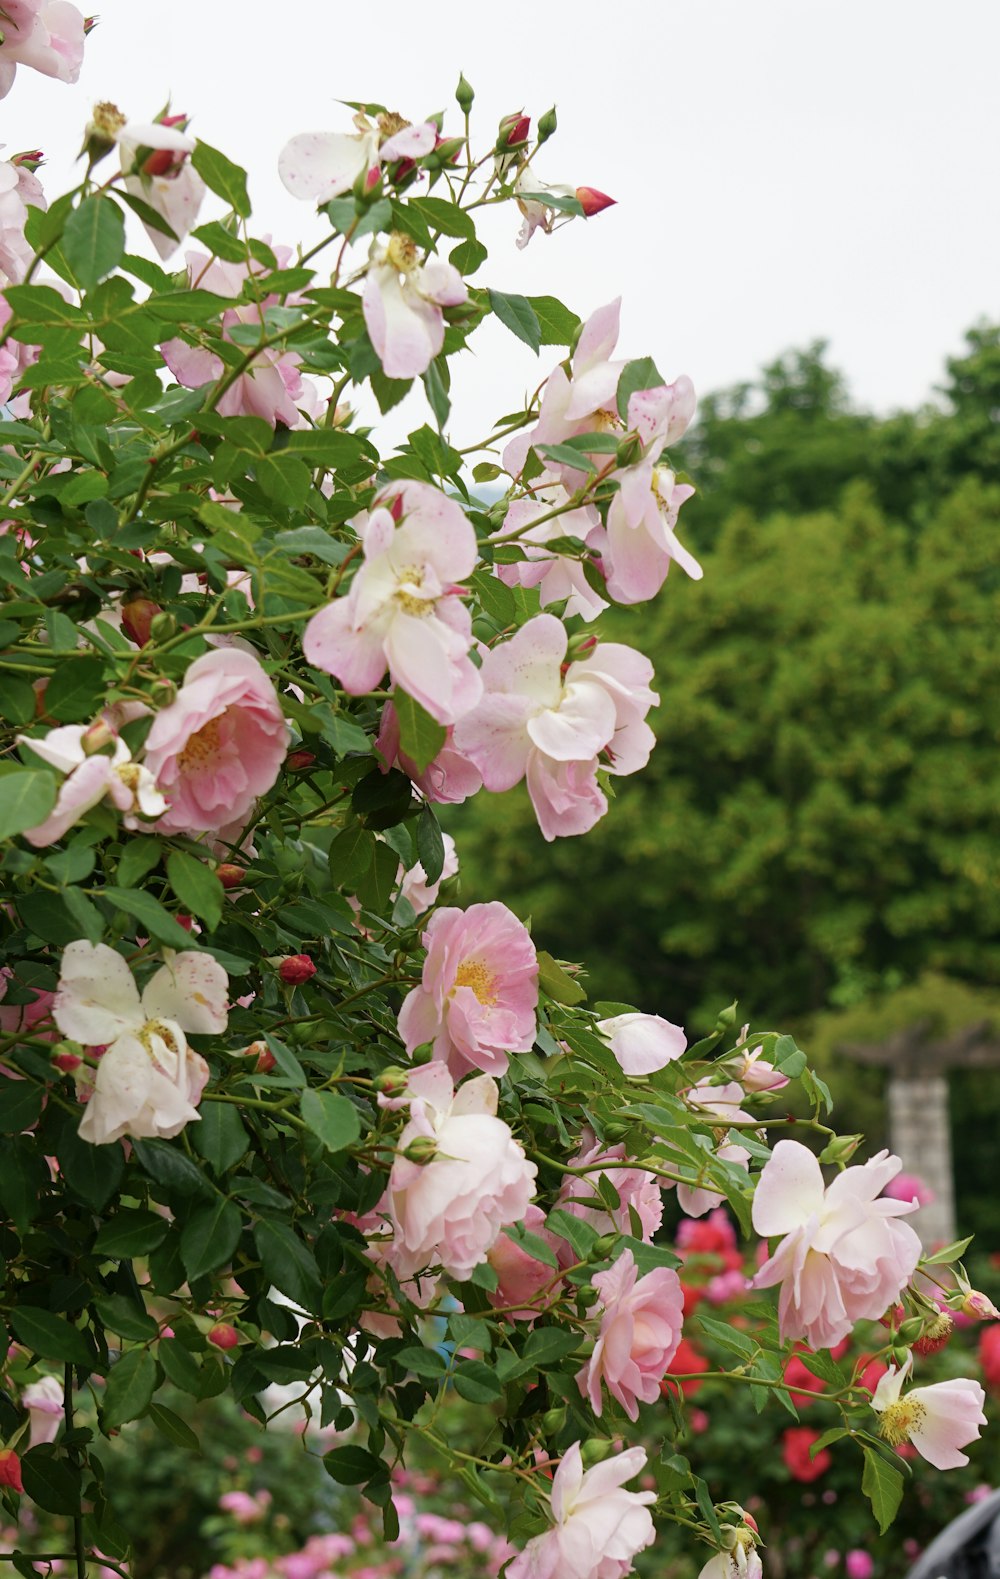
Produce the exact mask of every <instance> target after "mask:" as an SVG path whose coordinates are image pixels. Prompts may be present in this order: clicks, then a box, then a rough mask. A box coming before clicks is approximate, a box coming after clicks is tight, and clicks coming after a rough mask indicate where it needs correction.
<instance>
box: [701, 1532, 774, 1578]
mask: <svg viewBox="0 0 1000 1579" xmlns="http://www.w3.org/2000/svg"><path fill="white" fill-rule="evenodd" d="M763 1572H764V1565H763V1564H762V1562H761V1560H760V1553H759V1552H758V1551H757V1549H756V1547H755V1546H753V1545H752V1544H751V1543H750V1542H749V1541H748V1542H743V1541H739V1540H738V1541H737V1542H736V1545H735V1546H734V1547H733V1549H732V1551H731V1552H716V1554H715V1556H714V1557H710V1558H709V1559H708V1562H707V1563H706V1564H705V1565H704V1567H703V1568H702V1570H701V1572H700V1573H699V1575H698V1579H762V1575H763Z"/></svg>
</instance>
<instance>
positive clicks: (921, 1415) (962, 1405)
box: [849, 1170, 986, 1469]
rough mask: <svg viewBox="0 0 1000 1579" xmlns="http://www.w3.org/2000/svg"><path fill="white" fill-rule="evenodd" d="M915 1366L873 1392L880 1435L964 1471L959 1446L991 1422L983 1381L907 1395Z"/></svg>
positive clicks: (890, 1375)
mask: <svg viewBox="0 0 1000 1579" xmlns="http://www.w3.org/2000/svg"><path fill="white" fill-rule="evenodd" d="M849 1171H853V1170H849ZM912 1367H913V1356H912V1354H911V1355H909V1356H908V1358H907V1360H906V1364H905V1365H903V1366H901V1367H900V1368H899V1370H897V1369H896V1367H895V1366H894V1365H890V1367H889V1369H888V1370H887V1371H886V1373H885V1375H884V1376H883V1377H881V1379H880V1380H879V1384H878V1386H877V1387H876V1389H875V1392H874V1393H873V1395H872V1408H873V1409H874V1410H875V1413H876V1414H877V1415H878V1416H879V1426H878V1429H879V1435H880V1436H882V1437H884V1438H885V1440H886V1441H887V1442H888V1443H889V1445H890V1447H898V1446H899V1445H900V1444H901V1443H903V1442H912V1443H913V1446H914V1447H915V1448H916V1450H917V1452H918V1453H919V1454H920V1456H921V1458H925V1459H926V1460H927V1462H928V1464H933V1465H934V1468H935V1469H959V1468H960V1467H961V1466H962V1465H963V1464H967V1463H968V1462H969V1455H968V1454H967V1453H963V1452H961V1451H960V1450H961V1449H962V1448H963V1447H966V1446H967V1445H968V1443H970V1442H975V1441H976V1440H977V1438H978V1436H979V1427H980V1426H983V1425H985V1424H986V1416H985V1415H984V1413H983V1404H984V1402H985V1400H986V1394H985V1393H984V1391H983V1389H982V1387H981V1386H980V1384H979V1383H978V1382H974V1381H970V1380H969V1379H968V1378H967V1377H964V1376H961V1377H957V1378H955V1379H953V1380H951V1381H947V1382H932V1383H931V1385H930V1386H929V1387H911V1388H910V1389H909V1391H908V1392H905V1393H904V1392H903V1383H904V1382H905V1381H906V1380H907V1378H908V1377H909V1374H910V1371H911V1369H912Z"/></svg>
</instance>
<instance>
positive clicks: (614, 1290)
mask: <svg viewBox="0 0 1000 1579" xmlns="http://www.w3.org/2000/svg"><path fill="white" fill-rule="evenodd" d="M591 1282H592V1283H593V1285H594V1287H595V1288H596V1289H597V1292H598V1294H599V1295H600V1297H601V1306H602V1307H603V1308H602V1311H601V1327H600V1331H599V1332H598V1335H597V1342H596V1343H595V1345H594V1352H593V1353H592V1354H591V1356H590V1359H589V1360H588V1361H587V1363H586V1365H584V1366H583V1367H582V1368H581V1369H580V1370H579V1371H578V1372H577V1375H576V1383H577V1386H578V1387H579V1389H580V1392H581V1393H582V1394H583V1396H584V1397H585V1398H589V1399H590V1403H591V1407H592V1409H593V1411H594V1413H595V1415H600V1414H602V1413H603V1409H604V1401H603V1398H602V1396H601V1383H602V1382H604V1383H605V1385H606V1386H607V1389H608V1392H609V1393H610V1394H611V1396H612V1398H617V1400H618V1402H619V1403H620V1404H621V1406H622V1408H623V1409H624V1411H625V1413H626V1414H627V1415H628V1417H629V1419H630V1420H638V1418H639V1403H640V1402H642V1403H644V1404H651V1403H655V1401H656V1400H657V1399H658V1398H659V1396H660V1383H661V1382H662V1380H663V1377H664V1375H665V1373H666V1369H667V1366H668V1365H669V1364H670V1361H671V1360H672V1359H673V1357H674V1354H675V1353H676V1350H677V1345H678V1344H679V1343H680V1341H681V1328H682V1326H683V1323H684V1293H683V1290H682V1289H681V1281H680V1278H679V1277H678V1276H677V1273H676V1272H674V1271H672V1270H671V1269H670V1268H669V1267H654V1269H653V1270H652V1272H647V1273H646V1276H645V1277H639V1274H638V1271H637V1268H636V1264H635V1258H634V1256H633V1255H632V1252H631V1250H624V1251H623V1252H622V1254H621V1255H620V1256H619V1257H618V1260H617V1261H616V1262H615V1263H614V1265H613V1266H612V1267H610V1268H609V1269H608V1271H607V1272H598V1273H596V1274H595V1275H594V1277H592V1278H591Z"/></svg>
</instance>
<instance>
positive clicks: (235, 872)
mask: <svg viewBox="0 0 1000 1579" xmlns="http://www.w3.org/2000/svg"><path fill="white" fill-rule="evenodd" d="M215 875H216V877H217V878H218V879H219V882H220V883H221V884H222V886H223V888H238V887H239V886H240V884H241V883H242V882H243V880H244V878H245V877H246V872H245V871H244V870H243V868H242V866H236V865H235V864H234V863H233V862H232V861H223V863H222V865H221V866H217V867H216V868H215Z"/></svg>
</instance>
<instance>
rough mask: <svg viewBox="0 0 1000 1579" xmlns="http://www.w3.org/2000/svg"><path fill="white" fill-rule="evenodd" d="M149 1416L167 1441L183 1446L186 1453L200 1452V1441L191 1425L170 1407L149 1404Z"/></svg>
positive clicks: (176, 1445)
mask: <svg viewBox="0 0 1000 1579" xmlns="http://www.w3.org/2000/svg"><path fill="white" fill-rule="evenodd" d="M149 1418H150V1420H152V1422H153V1424H154V1425H155V1427H156V1429H157V1431H159V1433H160V1435H161V1436H165V1437H166V1439H167V1441H168V1442H173V1444H174V1446H175V1447H179V1448H183V1449H184V1451H185V1452H187V1453H200V1452H201V1443H200V1442H199V1441H198V1438H197V1437H196V1436H195V1434H194V1432H193V1431H192V1430H191V1427H190V1426H189V1425H188V1424H187V1422H186V1421H185V1420H182V1419H181V1417H180V1415H177V1414H174V1411H173V1410H172V1409H168V1408H167V1407H166V1406H165V1405H164V1404H155V1403H153V1404H150V1406H149Z"/></svg>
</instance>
